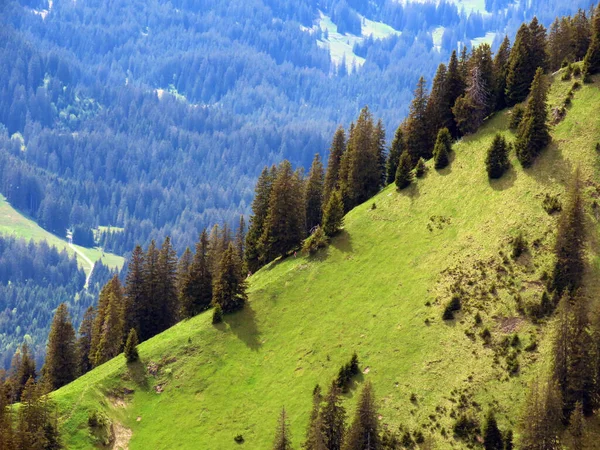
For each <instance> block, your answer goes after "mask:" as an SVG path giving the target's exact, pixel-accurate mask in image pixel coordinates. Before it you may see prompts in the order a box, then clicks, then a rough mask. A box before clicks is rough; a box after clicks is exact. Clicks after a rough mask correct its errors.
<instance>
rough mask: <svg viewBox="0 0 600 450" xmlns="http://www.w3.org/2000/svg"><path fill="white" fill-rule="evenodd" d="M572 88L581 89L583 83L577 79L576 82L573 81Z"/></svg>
mask: <svg viewBox="0 0 600 450" xmlns="http://www.w3.org/2000/svg"><path fill="white" fill-rule="evenodd" d="M571 89H573V90H574V91H577V90H579V89H581V83H580V82H579V81H576V82H575V83H573V86H572V87H571Z"/></svg>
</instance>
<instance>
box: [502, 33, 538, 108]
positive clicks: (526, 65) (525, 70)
mask: <svg viewBox="0 0 600 450" xmlns="http://www.w3.org/2000/svg"><path fill="white" fill-rule="evenodd" d="M531 41H532V38H531V30H530V29H529V27H528V26H527V25H526V24H523V25H521V28H519V31H518V32H517V37H516V38H515V44H514V46H513V48H512V50H511V52H510V59H509V64H508V75H507V77H506V100H507V102H508V106H513V105H516V104H517V103H520V102H522V101H523V100H525V99H526V98H527V95H528V94H529V89H530V86H531V81H532V80H533V76H534V74H535V70H536V69H537V67H534V68H533V71H532V68H531V67H532V66H531V60H530V59H529V58H530V56H529V55H530V52H531Z"/></svg>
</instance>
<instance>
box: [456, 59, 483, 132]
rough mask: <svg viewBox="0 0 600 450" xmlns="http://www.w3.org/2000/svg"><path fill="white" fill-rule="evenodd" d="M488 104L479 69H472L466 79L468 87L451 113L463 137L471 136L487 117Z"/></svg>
mask: <svg viewBox="0 0 600 450" xmlns="http://www.w3.org/2000/svg"><path fill="white" fill-rule="evenodd" d="M489 104H490V91H489V89H488V87H487V86H486V82H484V80H483V77H482V73H481V70H480V69H479V67H477V66H475V67H473V69H472V71H471V74H470V76H469V79H468V87H467V90H466V92H465V94H464V95H462V96H460V97H459V98H458V99H457V100H456V103H455V104H454V108H452V112H453V113H454V117H455V120H456V124H457V126H458V128H459V130H460V132H461V133H462V134H463V135H466V134H472V133H474V132H475V131H477V130H478V129H479V127H480V126H481V125H482V124H483V121H484V119H485V118H486V116H487V112H488V110H489Z"/></svg>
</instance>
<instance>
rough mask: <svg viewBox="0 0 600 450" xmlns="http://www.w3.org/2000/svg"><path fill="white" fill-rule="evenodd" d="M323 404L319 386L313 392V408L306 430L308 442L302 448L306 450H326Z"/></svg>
mask: <svg viewBox="0 0 600 450" xmlns="http://www.w3.org/2000/svg"><path fill="white" fill-rule="evenodd" d="M322 402H323V396H322V394H321V387H320V386H319V385H318V384H317V385H316V386H315V388H314V390H313V407H312V411H311V413H310V418H309V421H308V428H307V430H306V441H304V444H303V446H302V448H303V449H304V450H326V449H325V443H324V442H323V436H322V434H321V422H320V413H321V403H322Z"/></svg>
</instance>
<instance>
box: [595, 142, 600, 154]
mask: <svg viewBox="0 0 600 450" xmlns="http://www.w3.org/2000/svg"><path fill="white" fill-rule="evenodd" d="M596 151H597V152H598V153H600V142H599V143H598V144H596Z"/></svg>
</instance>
